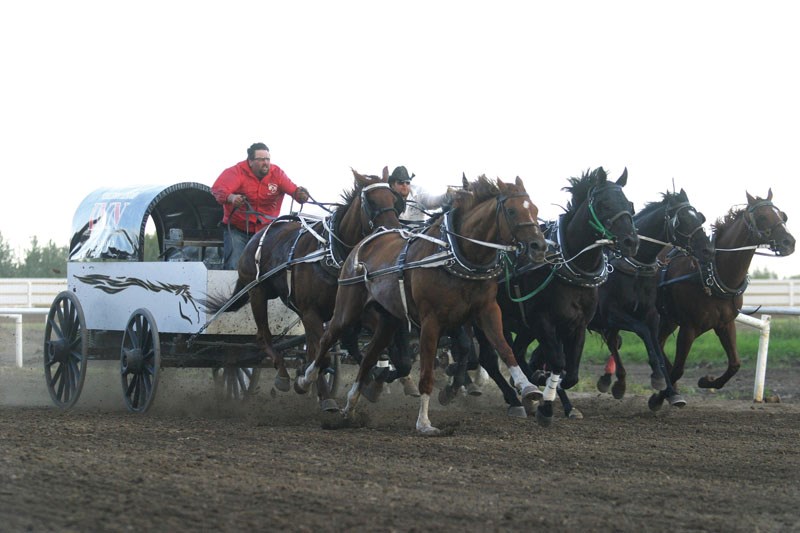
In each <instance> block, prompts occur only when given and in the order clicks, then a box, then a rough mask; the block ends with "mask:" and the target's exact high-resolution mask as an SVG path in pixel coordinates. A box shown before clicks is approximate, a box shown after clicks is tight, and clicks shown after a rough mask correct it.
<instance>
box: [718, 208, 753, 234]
mask: <svg viewBox="0 0 800 533" xmlns="http://www.w3.org/2000/svg"><path fill="white" fill-rule="evenodd" d="M744 210H745V208H744V207H731V208H730V210H729V211H728V212H727V213H726V214H725V215H724V216H722V217H721V218H718V219H717V221H716V222H714V223H713V224H711V231H713V232H714V233H718V232H719V231H720V230H724V229H725V228H727V227H728V226H730V225H731V224H733V223H734V222H735V221H736V219H737V218H739V216H740V215H741V214H742V211H744Z"/></svg>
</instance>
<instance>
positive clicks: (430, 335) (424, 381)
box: [416, 313, 441, 435]
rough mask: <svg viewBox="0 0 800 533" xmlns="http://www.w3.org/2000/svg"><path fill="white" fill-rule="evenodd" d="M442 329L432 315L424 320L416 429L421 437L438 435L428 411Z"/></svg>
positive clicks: (420, 335)
mask: <svg viewBox="0 0 800 533" xmlns="http://www.w3.org/2000/svg"><path fill="white" fill-rule="evenodd" d="M439 333H440V327H439V324H438V322H437V321H436V319H435V318H433V317H432V313H428V314H427V315H426V318H425V319H423V320H422V323H421V325H420V334H419V392H420V402H419V413H418V414H417V423H416V429H417V433H420V434H421V435H438V434H439V433H441V432H440V431H439V429H438V428H436V427H435V426H434V425H433V424H431V420H430V418H429V417H428V410H429V407H430V402H431V393H432V392H433V384H434V370H433V366H434V359H435V358H436V349H437V347H438V345H439Z"/></svg>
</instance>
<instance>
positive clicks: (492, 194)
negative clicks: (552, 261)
mask: <svg viewBox="0 0 800 533" xmlns="http://www.w3.org/2000/svg"><path fill="white" fill-rule="evenodd" d="M450 194H451V196H453V208H454V210H456V209H457V210H460V211H462V212H470V211H473V210H474V208H475V207H476V206H477V205H479V204H481V205H482V204H484V202H485V201H486V200H489V199H494V200H495V201H496V203H495V207H494V211H495V214H494V223H495V224H494V228H493V229H494V230H495V231H496V232H497V238H498V240H499V242H500V243H503V244H513V245H514V246H516V247H517V256H518V257H520V256H522V257H524V258H525V259H526V260H527V261H531V262H534V263H541V262H543V261H544V252H545V250H546V248H547V244H546V242H545V239H544V234H543V233H542V230H541V228H540V227H539V223H538V216H539V208H538V207H536V205H535V204H534V203H533V202H532V201H531V199H530V196H528V193H527V191H526V190H525V185H524V184H523V183H522V180H521V179H520V178H519V177H517V179H516V181H515V182H514V183H506V182H504V181H502V180H500V179H499V178H498V179H497V180H496V181H491V180H489V179H487V178H486V177H485V176H481V177H480V178H478V179H477V180H475V181H473V182H471V183H469V184H467V189H451V190H450ZM477 219H483V220H484V222H483V230H484V231H485V230H490V226H491V224H486V222H485V218H483V217H477V218H476V220H477Z"/></svg>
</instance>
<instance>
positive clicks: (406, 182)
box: [397, 180, 411, 185]
mask: <svg viewBox="0 0 800 533" xmlns="http://www.w3.org/2000/svg"><path fill="white" fill-rule="evenodd" d="M397 183H398V184H400V185H411V182H410V181H406V180H403V181H398V182H397Z"/></svg>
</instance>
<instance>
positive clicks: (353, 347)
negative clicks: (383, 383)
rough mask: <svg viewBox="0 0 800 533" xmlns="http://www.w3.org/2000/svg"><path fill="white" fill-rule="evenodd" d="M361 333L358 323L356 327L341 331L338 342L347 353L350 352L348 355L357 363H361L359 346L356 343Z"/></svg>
mask: <svg viewBox="0 0 800 533" xmlns="http://www.w3.org/2000/svg"><path fill="white" fill-rule="evenodd" d="M360 334H361V325H360V324H359V325H358V326H356V327H351V328H346V329H345V330H344V331H343V332H342V338H341V339H340V340H339V344H341V345H342V348H344V349H345V350H347V353H348V354H350V357H351V358H352V359H353V361H355V362H356V363H358V364H359V365H360V364H361V359H362V357H361V348H360V347H359V345H358V337H359V335H360Z"/></svg>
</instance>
